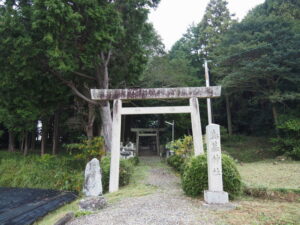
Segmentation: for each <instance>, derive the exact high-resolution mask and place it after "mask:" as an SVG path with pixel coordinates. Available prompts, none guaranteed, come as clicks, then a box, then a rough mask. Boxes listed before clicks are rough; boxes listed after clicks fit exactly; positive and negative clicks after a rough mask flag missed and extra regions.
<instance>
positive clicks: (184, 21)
mask: <svg viewBox="0 0 300 225" xmlns="http://www.w3.org/2000/svg"><path fill="white" fill-rule="evenodd" d="M208 2H209V0H161V2H160V4H159V6H158V8H156V9H155V10H151V13H150V15H149V21H150V22H152V23H153V24H154V28H155V30H156V31H157V32H158V34H159V35H160V36H161V37H162V40H163V43H164V44H165V46H166V49H167V50H170V48H171V47H172V45H173V44H174V43H175V42H176V41H177V40H179V39H180V38H181V37H182V35H183V34H184V33H185V32H186V30H187V28H188V27H189V26H190V25H191V24H192V23H195V24H197V23H199V22H200V21H201V19H202V17H203V14H204V11H205V8H206V5H207V4H208ZM227 2H228V8H229V11H230V13H234V14H235V15H236V16H235V18H237V19H239V20H241V19H243V17H244V16H245V15H246V14H247V12H248V11H249V10H251V9H252V8H254V7H255V6H256V5H258V4H261V3H263V2H264V0H227Z"/></svg>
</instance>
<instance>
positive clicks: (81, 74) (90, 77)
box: [73, 71, 96, 80]
mask: <svg viewBox="0 0 300 225" xmlns="http://www.w3.org/2000/svg"><path fill="white" fill-rule="evenodd" d="M73 73H74V74H76V75H78V76H80V77H84V78H87V79H90V80H96V78H95V77H92V76H89V75H86V74H84V73H80V72H77V71H74V72H73Z"/></svg>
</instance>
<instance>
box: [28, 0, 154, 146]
mask: <svg viewBox="0 0 300 225" xmlns="http://www.w3.org/2000/svg"><path fill="white" fill-rule="evenodd" d="M158 2H159V1H158V0H152V1H145V0H133V1H107V0H87V1H79V0H74V1H43V0H35V1H34V5H33V10H34V21H35V22H34V23H33V26H34V28H35V30H36V31H37V33H38V34H39V35H40V36H39V40H38V41H37V43H38V45H39V48H40V53H41V54H42V56H41V58H43V59H44V60H42V61H43V62H44V64H45V65H46V66H48V67H49V70H51V72H52V74H53V75H54V76H56V77H57V78H59V79H60V80H61V82H62V83H64V84H65V85H67V86H68V87H69V88H71V90H72V92H73V93H74V94H75V95H76V96H78V97H80V98H82V99H83V100H85V101H86V102H88V103H89V104H94V105H97V106H98V103H96V102H95V101H93V100H91V99H90V96H89V95H86V94H85V91H84V90H85V89H90V88H102V89H107V88H109V87H112V86H114V85H118V83H119V82H118V83H117V82H116V83H115V81H120V80H121V81H124V80H125V81H131V80H134V79H133V78H135V77H136V76H137V75H139V74H140V72H141V70H142V69H143V64H145V63H146V59H147V57H146V56H147V55H145V53H146V52H145V50H144V49H146V48H144V47H145V45H147V44H148V42H147V41H146V42H145V40H147V39H145V38H144V37H145V36H147V35H148V36H149V34H150V33H151V32H150V31H151V27H150V26H148V25H147V23H146V20H147V14H148V9H147V7H154V6H156V5H157V3H158ZM146 50H147V49H146ZM44 52H46V55H43V53H44ZM110 71H112V73H111V74H110ZM89 108H92V107H89ZM99 110H100V116H101V122H102V131H103V136H104V138H105V143H106V149H107V150H108V151H109V150H110V146H111V143H110V142H111V128H112V118H111V109H110V104H109V102H108V101H106V102H102V103H101V104H100V106H99ZM92 112H94V111H92ZM91 118H92V117H91Z"/></svg>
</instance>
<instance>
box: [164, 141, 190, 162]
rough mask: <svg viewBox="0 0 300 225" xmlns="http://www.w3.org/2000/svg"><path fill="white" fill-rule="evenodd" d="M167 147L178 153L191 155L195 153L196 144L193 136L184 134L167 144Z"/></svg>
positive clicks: (184, 155) (185, 155)
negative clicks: (182, 136)
mask: <svg viewBox="0 0 300 225" xmlns="http://www.w3.org/2000/svg"><path fill="white" fill-rule="evenodd" d="M166 148H167V149H169V150H171V151H174V152H175V154H176V155H180V156H182V157H184V158H185V157H189V156H191V155H193V154H194V145H193V137H192V136H184V138H180V139H177V140H175V141H171V142H169V143H168V144H167V146H166Z"/></svg>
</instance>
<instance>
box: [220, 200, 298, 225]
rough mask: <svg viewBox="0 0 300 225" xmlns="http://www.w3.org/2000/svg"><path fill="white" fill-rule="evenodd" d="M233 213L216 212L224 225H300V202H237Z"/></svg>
mask: <svg viewBox="0 0 300 225" xmlns="http://www.w3.org/2000/svg"><path fill="white" fill-rule="evenodd" d="M234 204H237V205H238V207H237V208H236V209H235V210H232V211H220V212H216V214H217V216H218V217H219V218H221V220H222V222H223V224H231V225H299V224H300V202H280V201H271V200H260V199H252V198H248V199H244V200H240V201H235V202H234Z"/></svg>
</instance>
